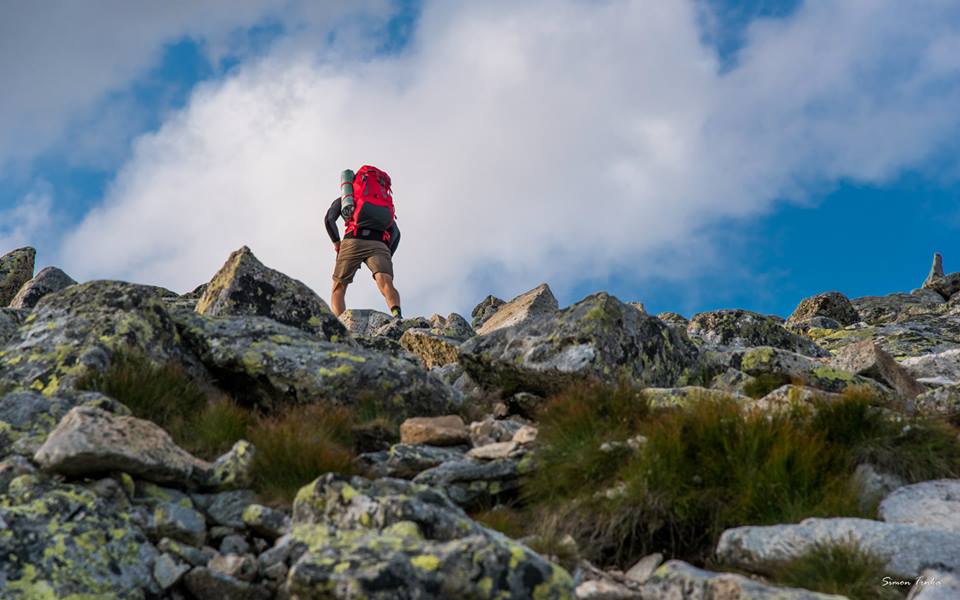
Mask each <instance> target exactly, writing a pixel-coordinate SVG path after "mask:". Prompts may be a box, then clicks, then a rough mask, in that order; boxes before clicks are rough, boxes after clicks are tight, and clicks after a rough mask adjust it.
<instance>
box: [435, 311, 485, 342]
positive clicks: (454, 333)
mask: <svg viewBox="0 0 960 600" xmlns="http://www.w3.org/2000/svg"><path fill="white" fill-rule="evenodd" d="M430 332H431V333H433V334H434V335H437V336H440V337H445V338H448V339H451V340H456V341H457V342H465V341H467V340H468V339H470V338H472V337H473V336H475V335H477V334H476V332H475V331H474V330H473V327H471V326H470V323H467V320H466V319H464V318H463V317H462V316H460V315H459V314H457V313H450V314H449V315H447V316H446V317H441V316H440V315H433V316H432V317H430Z"/></svg>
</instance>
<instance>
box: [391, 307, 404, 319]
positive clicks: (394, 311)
mask: <svg viewBox="0 0 960 600" xmlns="http://www.w3.org/2000/svg"><path fill="white" fill-rule="evenodd" d="M390 314H391V315H393V316H395V317H396V318H398V319H402V318H403V315H402V314H400V307H399V306H394V307H393V308H391V309H390Z"/></svg>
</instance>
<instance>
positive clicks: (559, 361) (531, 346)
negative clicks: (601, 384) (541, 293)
mask: <svg viewBox="0 0 960 600" xmlns="http://www.w3.org/2000/svg"><path fill="white" fill-rule="evenodd" d="M481 329H482V328H481ZM698 357H699V353H698V351H697V348H696V347H695V346H694V345H693V344H692V343H691V342H690V340H688V339H687V338H686V336H685V335H683V334H682V333H681V332H678V331H676V330H675V329H672V328H670V327H668V326H667V325H665V324H664V323H663V322H662V321H660V320H659V319H657V318H656V317H651V316H649V315H645V314H643V313H641V312H640V311H638V310H637V309H635V308H634V307H632V306H629V305H627V304H624V303H623V302H620V301H619V300H617V299H616V298H615V297H613V296H610V295H608V294H605V293H600V294H595V295H593V296H589V297H587V298H586V299H584V300H582V301H580V302H578V303H576V304H574V305H572V306H570V307H569V308H566V309H564V310H562V311H555V312H550V313H546V314H541V315H540V316H538V317H536V318H531V319H529V320H527V321H525V322H523V323H521V324H518V325H516V326H513V327H504V328H501V329H497V330H495V331H493V332H492V333H487V334H485V335H479V336H477V337H475V338H473V339H471V340H468V341H467V342H466V343H464V344H463V345H462V346H461V347H460V363H461V364H462V365H463V367H464V369H465V370H466V371H467V373H468V374H469V375H470V377H471V378H472V379H473V380H474V381H476V382H477V383H478V384H480V385H482V386H484V387H486V388H488V389H499V390H502V391H505V392H508V393H513V392H532V393H537V394H541V395H543V394H547V393H551V392H553V391H557V390H559V389H562V388H564V387H566V386H567V385H569V384H570V383H573V382H576V381H582V380H584V379H589V378H594V379H601V380H605V381H611V382H614V381H617V380H619V379H620V378H622V377H626V378H628V379H630V380H633V381H635V382H637V383H640V384H644V385H652V386H660V387H666V386H673V385H676V384H677V382H678V381H681V380H684V379H687V378H691V377H695V376H698V375H699V373H698V372H697V369H698Z"/></svg>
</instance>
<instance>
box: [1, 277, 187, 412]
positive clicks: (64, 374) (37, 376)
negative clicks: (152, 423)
mask: <svg viewBox="0 0 960 600" xmlns="http://www.w3.org/2000/svg"><path fill="white" fill-rule="evenodd" d="M120 350H126V351H134V352H137V353H140V354H143V355H145V356H147V357H149V358H151V359H153V360H155V361H157V362H160V363H163V362H168V361H172V362H177V363H180V364H183V365H184V366H185V367H186V368H187V369H188V370H189V371H191V372H194V373H196V374H202V373H203V371H202V367H200V366H199V364H198V363H197V362H196V360H195V359H194V358H193V357H192V356H191V355H190V353H189V352H187V351H185V350H184V349H183V345H182V340H181V339H180V335H179V334H178V333H177V328H176V326H175V324H174V322H173V320H172V319H171V318H170V313H169V312H168V311H167V308H166V306H165V305H164V303H163V301H162V300H160V299H159V298H158V296H157V294H156V290H155V288H151V287H149V286H143V285H136V284H132V283H124V282H120V281H92V282H89V283H84V284H81V285H73V286H70V287H68V288H66V289H64V290H62V291H60V292H56V293H53V294H49V295H47V296H44V297H43V298H42V299H41V300H40V302H39V303H38V304H37V306H36V307H35V308H34V311H33V313H31V314H30V315H29V316H28V317H27V318H26V319H25V321H24V323H23V324H22V325H21V326H20V328H19V329H18V330H17V333H16V335H14V337H13V338H12V339H11V340H9V341H8V343H7V345H6V346H5V347H4V348H3V349H2V350H0V381H3V382H4V383H6V384H7V385H11V386H14V387H24V388H30V389H33V390H36V391H39V392H42V393H44V394H47V395H53V394H55V393H58V391H62V390H68V389H70V388H72V387H73V386H74V385H75V383H76V381H77V379H78V378H80V377H82V376H84V375H86V374H88V373H90V372H91V371H102V370H103V369H105V368H106V367H107V366H108V365H109V363H110V360H111V358H112V356H113V355H114V353H115V352H117V351H120Z"/></svg>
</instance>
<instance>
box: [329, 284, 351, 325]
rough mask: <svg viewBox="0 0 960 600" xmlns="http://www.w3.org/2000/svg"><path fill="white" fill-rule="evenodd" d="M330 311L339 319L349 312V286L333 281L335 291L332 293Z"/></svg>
mask: <svg viewBox="0 0 960 600" xmlns="http://www.w3.org/2000/svg"><path fill="white" fill-rule="evenodd" d="M330 309H331V310H333V314H334V315H336V316H338V317H339V316H340V313H342V312H343V311H345V310H347V284H346V283H343V282H342V281H337V280H336V279H334V280H333V291H332V292H331V293H330Z"/></svg>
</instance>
